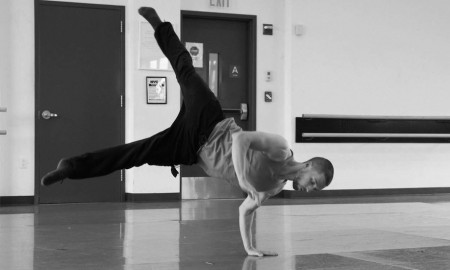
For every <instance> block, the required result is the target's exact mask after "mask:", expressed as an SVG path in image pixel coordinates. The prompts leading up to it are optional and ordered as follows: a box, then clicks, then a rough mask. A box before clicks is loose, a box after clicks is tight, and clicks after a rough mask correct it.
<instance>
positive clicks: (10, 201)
mask: <svg viewBox="0 0 450 270" xmlns="http://www.w3.org/2000/svg"><path fill="white" fill-rule="evenodd" d="M30 204H34V196H5V197H0V206H9V205H30Z"/></svg>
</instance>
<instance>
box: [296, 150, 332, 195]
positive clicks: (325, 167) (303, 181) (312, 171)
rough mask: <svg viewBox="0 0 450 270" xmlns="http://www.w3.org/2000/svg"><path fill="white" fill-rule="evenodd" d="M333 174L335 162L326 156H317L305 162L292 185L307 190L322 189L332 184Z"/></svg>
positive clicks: (297, 188)
mask: <svg viewBox="0 0 450 270" xmlns="http://www.w3.org/2000/svg"><path fill="white" fill-rule="evenodd" d="M333 175H334V168H333V164H331V162H330V161H329V160H328V159H326V158H321V157H315V158H312V159H310V160H308V161H306V162H305V163H304V167H303V168H302V169H301V170H300V171H299V174H298V175H297V177H296V178H295V179H294V180H293V184H292V186H293V188H294V189H295V190H300V191H306V192H310V191H318V190H322V189H323V188H325V187H327V186H328V185H330V183H331V180H332V179H333Z"/></svg>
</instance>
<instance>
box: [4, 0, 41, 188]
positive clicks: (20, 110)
mask: <svg viewBox="0 0 450 270" xmlns="http://www.w3.org/2000/svg"><path fill="white" fill-rule="evenodd" d="M3 13H8V15H6V14H5V18H3V16H2V25H1V26H0V27H1V29H2V32H3V33H5V35H6V36H2V45H1V49H2V52H1V56H2V57H1V58H2V62H3V61H4V60H5V62H4V63H3V64H2V65H1V66H0V68H1V70H0V73H2V75H1V76H0V78H1V80H2V82H1V84H0V85H1V91H0V93H1V103H2V104H1V106H6V107H8V112H7V113H6V116H5V115H3V116H2V117H6V119H5V120H4V122H5V121H6V127H4V126H3V125H4V122H3V123H2V127H1V128H2V129H4V128H6V129H7V130H8V135H7V136H2V137H1V138H0V140H1V143H0V147H2V148H1V149H0V153H1V154H0V155H1V158H0V161H1V162H2V165H0V168H1V169H2V173H1V174H0V177H1V178H0V196H21V195H24V196H27V195H33V194H34V9H33V2H32V1H29V0H7V1H4V2H2V14H3ZM5 20H7V21H5ZM3 49H5V50H3ZM5 168H6V169H5Z"/></svg>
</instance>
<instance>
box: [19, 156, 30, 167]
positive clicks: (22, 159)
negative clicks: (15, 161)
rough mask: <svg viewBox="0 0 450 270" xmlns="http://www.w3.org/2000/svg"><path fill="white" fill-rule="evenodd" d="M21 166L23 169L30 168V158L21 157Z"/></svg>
mask: <svg viewBox="0 0 450 270" xmlns="http://www.w3.org/2000/svg"><path fill="white" fill-rule="evenodd" d="M19 168H20V169H21V170H26V169H28V160H27V159H26V158H21V159H20V165H19Z"/></svg>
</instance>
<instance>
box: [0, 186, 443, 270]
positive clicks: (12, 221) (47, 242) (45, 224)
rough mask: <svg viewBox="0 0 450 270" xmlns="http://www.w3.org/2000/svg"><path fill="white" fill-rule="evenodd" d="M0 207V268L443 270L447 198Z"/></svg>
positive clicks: (415, 197) (97, 269) (5, 269)
mask: <svg viewBox="0 0 450 270" xmlns="http://www.w3.org/2000/svg"><path fill="white" fill-rule="evenodd" d="M239 204H240V201H239V200H207V201H183V202H173V203H134V204H128V203H116V204H68V205H41V206H28V207H0V269H2V270H3V269H4V270H15V269H27V270H28V269H42V270H44V269H45V270H51V269H58V270H60V269H83V270H90V269H96V270H100V269H126V270H128V269H138V270H140V269H162V270H165V269H196V270H200V269H239V270H241V269H242V270H257V269H329V270H332V269H333V270H338V269H339V270H344V269H345V270H353V269H364V270H366V269H367V270H373V269H392V270H396V269H432V270H438V269H450V195H439V196H438V195H436V196H414V197H411V196H409V197H408V196H400V197H365V198H356V199H353V198H341V199H302V200H292V199H291V200H283V199H272V200H270V201H269V203H268V204H269V205H267V206H263V207H262V208H260V209H259V210H258V211H257V216H256V217H257V219H256V223H255V228H254V230H255V231H256V237H255V238H256V245H257V247H259V248H261V249H263V250H272V251H276V252H278V253H279V256H278V257H270V258H254V257H247V256H246V255H245V252H244V250H243V248H242V245H241V239H240V235H239V228H238V215H237V214H238V206H239Z"/></svg>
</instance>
